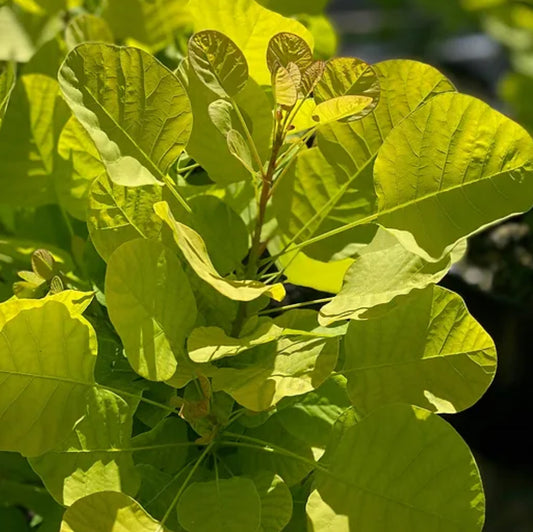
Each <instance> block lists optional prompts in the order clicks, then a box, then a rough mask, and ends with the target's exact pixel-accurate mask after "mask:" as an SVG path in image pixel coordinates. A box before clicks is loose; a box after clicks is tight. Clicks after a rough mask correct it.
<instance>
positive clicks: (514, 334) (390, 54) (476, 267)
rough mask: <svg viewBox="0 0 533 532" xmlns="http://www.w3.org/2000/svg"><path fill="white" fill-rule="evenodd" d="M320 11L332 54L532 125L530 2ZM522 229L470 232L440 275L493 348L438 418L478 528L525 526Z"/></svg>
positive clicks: (528, 294) (528, 511)
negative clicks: (427, 71)
mask: <svg viewBox="0 0 533 532" xmlns="http://www.w3.org/2000/svg"><path fill="white" fill-rule="evenodd" d="M329 14H330V17H331V19H332V21H333V24H334V26H335V27H336V29H337V31H338V33H339V41H340V44H339V54H340V55H348V56H356V57H360V58H362V59H364V60H366V61H368V62H371V63H375V62H378V61H383V60H385V59H392V58H411V59H417V60H420V61H424V62H426V63H430V64H432V65H434V66H436V67H437V68H439V69H440V70H441V71H443V72H444V73H446V74H447V75H448V76H449V77H450V78H451V79H452V81H453V82H454V83H455V84H456V86H457V88H458V89H459V90H460V91H461V92H465V93H468V94H471V95H473V96H476V97H478V98H480V99H482V100H484V101H486V102H488V103H490V104H491V105H492V106H494V107H495V108H497V109H498V110H500V111H502V112H503V113H505V114H507V115H509V116H511V117H512V118H514V119H515V120H517V121H519V122H520V123H521V124H522V125H523V126H524V127H525V128H526V129H528V130H529V131H530V132H531V131H533V1H531V0H528V1H514V0H332V2H331V3H330V8H329ZM532 227H533V216H532V215H531V214H528V215H525V216H522V217H519V218H513V219H511V220H509V221H507V222H505V223H503V224H502V225H500V226H498V227H496V228H493V229H491V230H489V231H486V232H484V233H482V234H480V235H478V236H476V237H474V238H473V239H472V240H471V242H470V245H469V251H468V254H467V256H466V257H465V259H464V260H463V261H462V262H461V263H460V264H458V265H457V267H455V268H454V270H453V271H452V273H451V274H450V275H448V277H447V278H446V279H445V280H444V282H443V284H444V285H445V286H447V287H449V288H451V289H453V290H455V291H457V292H458V293H459V294H461V295H462V296H463V298H464V299H465V301H466V303H467V305H468V307H469V309H470V311H471V312H472V314H473V315H474V316H475V317H476V318H477V319H478V320H479V321H480V323H481V324H482V325H483V326H484V327H485V328H486V329H487V331H488V332H489V333H490V334H491V335H492V337H493V338H494V340H495V342H496V345H497V347H498V353H499V370H498V374H497V377H496V380H495V382H494V384H493V386H492V387H491V388H490V390H489V392H488V393H487V394H486V395H485V397H484V398H483V399H482V400H481V401H480V402H479V403H478V404H477V405H476V406H474V407H473V408H471V409H470V410H468V411H466V412H463V413H461V414H457V415H455V416H449V417H448V420H449V421H450V422H451V423H452V424H453V425H454V426H455V427H456V428H457V430H458V431H459V432H460V433H461V435H462V436H463V437H464V439H465V440H466V441H467V443H468V444H469V445H470V447H471V448H472V450H473V452H474V454H475V456H476V458H477V460H478V463H479V465H480V468H481V470H482V475H483V478H484V481H485V487H486V492H487V524H486V527H485V531H486V532H502V531H506V532H532V531H533V431H530V430H529V429H530V425H531V418H532V410H533V393H532V392H533V383H532V380H533V355H532V353H531V332H532V331H533V312H532V311H533V234H532ZM428 532H431V531H428Z"/></svg>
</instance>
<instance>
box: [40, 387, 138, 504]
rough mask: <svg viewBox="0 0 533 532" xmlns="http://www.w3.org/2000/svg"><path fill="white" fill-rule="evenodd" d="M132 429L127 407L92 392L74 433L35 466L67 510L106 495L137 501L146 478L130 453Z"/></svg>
mask: <svg viewBox="0 0 533 532" xmlns="http://www.w3.org/2000/svg"><path fill="white" fill-rule="evenodd" d="M131 429H132V412H131V409H130V407H129V406H128V405H127V403H126V402H125V401H124V400H123V399H121V398H120V397H119V396H118V395H115V394H114V393H112V392H109V391H107V390H92V392H91V393H89V394H88V396H87V410H86V415H85V417H84V418H83V419H82V421H81V422H80V423H78V425H77V426H76V428H75V429H74V432H73V433H72V434H71V435H70V436H69V438H67V440H66V441H65V442H64V443H63V444H62V445H61V446H60V447H58V448H56V449H55V450H53V451H52V452H49V453H46V454H44V455H42V456H39V457H36V458H32V459H31V460H30V463H31V466H32V467H33V469H34V470H35V471H36V472H37V473H38V474H39V476H40V477H41V479H42V480H43V482H44V484H45V486H46V487H47V489H48V491H49V492H50V493H51V494H52V495H53V496H54V497H55V499H56V500H57V501H58V502H59V503H61V504H64V505H65V506H71V505H72V504H73V503H75V502H76V501H77V500H78V499H81V498H83V497H85V496H87V495H90V494H91V493H97V492H101V491H122V492H123V493H126V494H128V495H131V496H134V495H136V493H137V490H138V489H139V485H140V479H139V476H138V474H137V471H136V470H135V467H134V465H133V460H132V453H131V451H129V450H128V446H129V440H130V436H131Z"/></svg>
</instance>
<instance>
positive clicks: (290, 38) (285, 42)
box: [267, 32, 313, 74]
mask: <svg viewBox="0 0 533 532" xmlns="http://www.w3.org/2000/svg"><path fill="white" fill-rule="evenodd" d="M289 63H294V64H295V65H296V66H297V67H298V70H299V71H300V72H302V73H303V72H305V70H307V68H309V67H310V66H311V64H312V63H313V52H312V51H311V48H310V47H309V45H308V44H307V42H306V41H305V40H304V39H302V37H300V36H299V35H295V34H294V33H287V32H283V33H278V34H277V35H274V37H272V39H270V42H269V43H268V48H267V65H268V69H269V70H270V73H271V74H276V72H277V70H278V68H279V67H284V68H287V66H288V65H289Z"/></svg>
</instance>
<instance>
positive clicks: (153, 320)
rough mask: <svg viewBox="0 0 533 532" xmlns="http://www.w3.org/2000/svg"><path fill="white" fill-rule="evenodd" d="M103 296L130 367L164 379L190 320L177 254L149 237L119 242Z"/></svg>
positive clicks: (180, 351)
mask: <svg viewBox="0 0 533 532" xmlns="http://www.w3.org/2000/svg"><path fill="white" fill-rule="evenodd" d="M106 301H107V306H108V310H109V317H110V318H111V322H112V323H113V325H114V326H115V328H116V329H117V332H118V333H119V335H120V337H121V339H122V342H123V343H124V350H125V352H126V356H127V357H128V360H129V362H130V364H131V366H132V367H133V369H134V370H135V371H136V372H137V373H139V375H141V376H143V377H144V378H146V379H149V380H153V381H165V380H167V379H170V378H171V377H172V376H173V375H174V373H175V371H176V368H177V366H178V360H179V358H180V357H183V356H184V355H185V352H184V347H185V338H186V337H187V335H188V334H189V332H190V331H191V329H192V328H193V326H194V323H195V321H196V303H195V300H194V295H193V293H192V290H191V288H190V286H189V282H188V279H187V276H186V275H185V273H184V271H183V268H182V266H181V264H180V261H179V259H178V258H177V256H176V255H175V254H174V253H172V252H171V251H170V250H168V249H167V248H165V247H164V246H163V245H162V244H160V243H159V242H156V241H153V240H145V239H137V240H132V241H130V242H126V243H125V244H122V246H120V247H119V248H118V249H117V250H116V251H115V252H114V253H113V254H112V255H111V257H110V259H109V262H108V267H107V273H106Z"/></svg>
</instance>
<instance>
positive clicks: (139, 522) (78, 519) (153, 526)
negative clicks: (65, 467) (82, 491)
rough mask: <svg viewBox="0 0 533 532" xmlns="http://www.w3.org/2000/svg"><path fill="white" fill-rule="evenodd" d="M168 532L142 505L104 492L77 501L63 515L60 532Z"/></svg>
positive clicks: (123, 496)
mask: <svg viewBox="0 0 533 532" xmlns="http://www.w3.org/2000/svg"><path fill="white" fill-rule="evenodd" d="M96 530H98V532H126V531H127V532H168V529H167V528H165V527H163V526H162V525H160V524H159V523H158V522H157V521H156V520H155V519H153V518H152V517H150V516H149V515H148V514H147V513H146V512H145V511H144V509H143V508H142V507H141V505H140V504H139V503H138V502H136V501H135V500H134V499H132V498H131V497H128V496H127V495H124V494H123V493H116V492H112V491H103V492H100V493H94V494H93V495H89V496H88V497H84V498H83V499H80V500H79V501H76V502H75V503H74V504H73V505H72V506H71V507H70V508H68V509H67V511H66V512H65V515H64V516H63V522H62V523H61V530H60V532H95V531H96Z"/></svg>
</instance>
